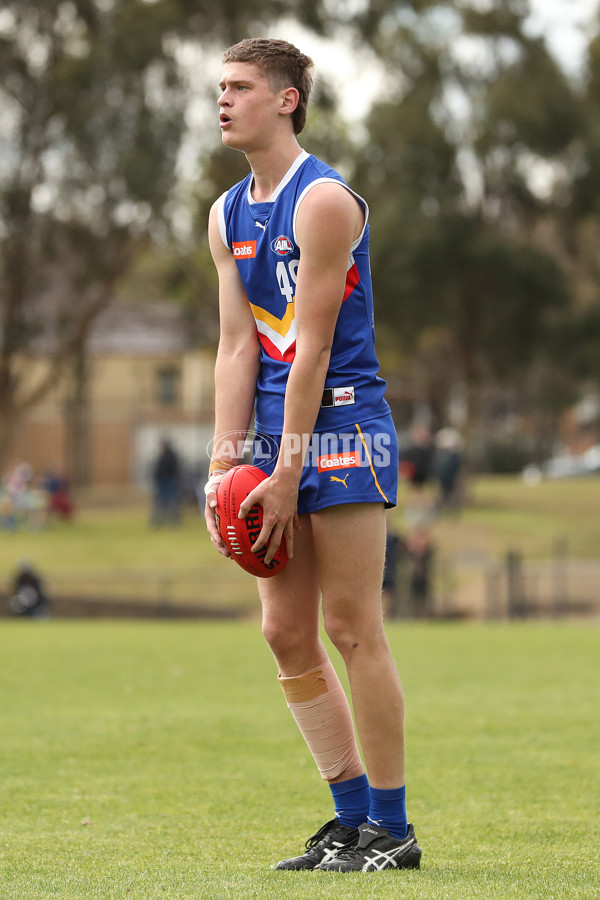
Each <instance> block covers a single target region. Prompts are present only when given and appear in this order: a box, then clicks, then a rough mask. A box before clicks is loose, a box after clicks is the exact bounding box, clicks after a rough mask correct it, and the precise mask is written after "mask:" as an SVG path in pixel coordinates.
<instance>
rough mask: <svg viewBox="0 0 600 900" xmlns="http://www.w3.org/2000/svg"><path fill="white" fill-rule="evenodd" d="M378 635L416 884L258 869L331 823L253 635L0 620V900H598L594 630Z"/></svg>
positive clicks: (599, 645) (401, 877)
mask: <svg viewBox="0 0 600 900" xmlns="http://www.w3.org/2000/svg"><path fill="white" fill-rule="evenodd" d="M389 634H390V641H391V644H392V648H393V651H394V655H395V657H396V659H397V661H398V664H399V668H400V671H401V674H402V677H403V682H404V686H405V691H406V695H407V701H408V705H407V729H408V771H409V784H408V798H409V812H410V816H411V818H412V820H413V821H414V822H415V825H416V828H417V835H418V838H419V841H420V843H421V844H422V846H423V849H424V857H423V867H422V869H421V871H420V872H403V873H393V872H391V873H382V874H379V875H368V876H363V875H360V874H359V875H356V876H354V875H352V876H344V875H326V874H325V873H316V872H315V873H289V872H286V873H276V872H274V871H271V870H270V868H269V866H270V864H271V863H273V862H276V861H277V860H278V859H280V858H282V857H283V856H285V855H290V854H292V853H297V852H299V850H300V848H301V847H302V844H303V842H304V840H305V839H306V837H307V836H308V835H309V834H312V833H313V831H315V830H316V829H317V828H318V827H319V826H320V825H321V824H322V822H323V821H325V820H326V819H328V818H329V817H330V810H331V805H330V800H329V796H328V794H329V792H328V790H327V788H326V786H325V785H324V784H323V783H322V782H321V781H320V779H319V777H318V775H317V773H316V771H315V770H314V767H313V763H312V761H311V760H310V758H309V756H308V753H307V750H306V748H305V745H304V742H303V741H302V739H301V737H300V736H299V734H298V733H297V731H296V729H295V726H294V724H293V722H292V720H291V717H290V715H289V712H288V710H287V708H286V707H285V704H284V702H283V698H282V696H281V692H280V689H279V687H278V685H277V681H276V677H275V666H274V663H273V661H272V659H271V657H270V654H269V652H268V650H267V649H266V647H265V646H264V645H263V642H262V638H261V636H260V634H259V629H258V628H257V626H255V625H253V624H251V623H223V624H208V625H207V624H203V625H199V624H193V625H190V624H186V625H182V624H162V623H161V624H159V623H147V624H138V623H135V624H134V623H122V624H119V623H75V622H49V623H44V624H37V623H23V622H4V623H3V624H2V626H1V628H0V657H1V659H2V667H1V668H0V696H1V697H2V705H3V724H2V729H1V731H0V758H1V760H2V763H1V766H2V782H3V790H2V792H1V793H0V873H1V877H0V896H2V898H6V900H13V898H15V900H17V898H18V900H29V898H36V900H37V898H65V900H66V898H69V900H71V898H73V900H75V898H77V900H81V898H86V900H87V898H124V897H132V898H139V900H147V898H153V897H167V898H173V900H176V898H177V900H178V898H192V897H195V898H197V897H201V898H229V897H236V898H254V897H256V898H278V900H279V898H299V900H311V898H330V897H331V898H333V897H336V898H339V897H342V898H345V897H348V898H350V897H361V898H363V897H365V898H371V897H373V898H374V897H377V898H388V897H389V898H392V897H394V898H396V897H398V896H402V897H406V898H423V897H427V898H436V900H437V898H440V900H442V898H443V900H453V898H457V900H458V898H460V900H463V898H467V897H481V898H489V897H494V898H511V900H514V898H516V897H518V898H529V897H531V898H546V897H547V898H550V897H560V898H562V897H582V898H584V897H585V898H591V897H594V896H598V890H599V878H598V871H599V864H600V850H599V847H600V841H599V839H600V824H599V821H598V816H597V809H598V794H597V789H598V784H599V783H600V756H599V754H598V752H597V748H598V746H600V722H599V719H598V715H597V711H598V708H599V704H600V676H599V674H598V666H597V659H598V652H599V650H600V631H599V630H598V629H593V628H592V629H590V628H584V627H580V626H562V627H561V626H557V625H551V626H550V625H548V626H511V627H505V626H479V625H468V626H464V625H462V626H449V625H446V626H440V625H429V626H426V625H409V626H400V625H396V624H394V625H392V626H390V628H389ZM334 661H335V662H336V665H337V663H338V659H337V657H336V656H334ZM338 669H339V666H338Z"/></svg>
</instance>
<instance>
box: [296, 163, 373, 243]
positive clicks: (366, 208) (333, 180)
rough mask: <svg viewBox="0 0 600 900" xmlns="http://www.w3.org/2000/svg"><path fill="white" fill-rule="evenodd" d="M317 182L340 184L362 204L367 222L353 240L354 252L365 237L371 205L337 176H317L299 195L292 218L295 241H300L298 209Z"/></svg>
mask: <svg viewBox="0 0 600 900" xmlns="http://www.w3.org/2000/svg"><path fill="white" fill-rule="evenodd" d="M317 184H339V186H340V187H343V188H345V189H346V190H347V191H348V192H349V193H350V194H352V196H353V197H355V198H356V200H357V201H358V203H359V204H360V205H361V206H362V208H363V210H364V213H365V222H364V225H363V227H362V229H361V232H360V234H359V236H358V237H357V238H356V240H355V241H353V242H352V246H351V247H350V252H351V253H353V252H354V251H355V250H356V248H357V247H358V245H359V244H360V242H361V241H362V239H363V236H364V233H365V229H366V227H367V222H368V221H369V205H368V203H367V201H366V200H364V199H363V198H362V197H361V196H360V194H357V193H356V191H353V190H352V188H350V187H348V185H347V184H344V182H343V181H339V180H338V179H337V178H316V179H315V180H314V181H311V183H310V184H309V185H307V186H306V187H305V188H304V190H303V191H302V193H301V194H300V196H299V197H298V200H297V201H296V206H295V207H294V216H293V220H292V221H293V225H292V229H293V232H294V241H295V243H296V244H297V243H298V236H297V234H296V220H297V218H298V210H299V208H300V204H301V203H302V201H303V200H304V198H305V197H306V195H307V194H308V192H309V191H311V190H312V189H313V188H314V187H316V185H317Z"/></svg>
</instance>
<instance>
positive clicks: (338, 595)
mask: <svg viewBox="0 0 600 900" xmlns="http://www.w3.org/2000/svg"><path fill="white" fill-rule="evenodd" d="M311 519H312V530H313V540H314V545H315V556H316V559H317V566H318V573H319V581H320V584H321V590H322V593H323V616H324V621H325V629H326V631H327V633H328V635H329V637H330V638H331V640H332V642H333V643H334V644H335V646H336V647H337V649H338V650H339V652H340V653H341V655H342V657H343V659H344V663H345V664H346V669H347V672H348V678H349V681H350V690H351V693H352V702H353V706H354V714H355V718H356V724H357V729H358V734H359V739H360V743H361V747H362V751H363V755H364V758H365V763H366V768H367V773H368V775H369V782H370V784H371V786H372V787H375V788H394V787H398V786H400V785H403V784H404V701H403V695H402V688H401V685H400V679H399V677H398V673H397V671H396V666H395V664H394V661H393V659H392V655H391V652H390V649H389V645H388V642H387V638H386V636H385V632H384V628H383V616H382V609H381V583H382V577H383V563H384V555H385V528H386V525H385V514H384V509H383V505H382V504H381V505H380V504H374V503H359V504H347V505H340V506H334V507H329V508H328V509H325V510H322V511H321V512H318V513H313V514H312V516H311Z"/></svg>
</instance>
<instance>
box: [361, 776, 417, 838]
mask: <svg viewBox="0 0 600 900" xmlns="http://www.w3.org/2000/svg"><path fill="white" fill-rule="evenodd" d="M369 822H371V824H372V825H378V826H379V828H385V829H387V831H389V833H390V834H393V835H394V837H397V838H400V840H402V838H405V837H406V835H407V834H408V822H407V820H406V787H405V786H404V785H402V787H399V788H392V789H391V790H389V791H386V790H382V789H381V788H373V787H372V788H371V806H370V808H369Z"/></svg>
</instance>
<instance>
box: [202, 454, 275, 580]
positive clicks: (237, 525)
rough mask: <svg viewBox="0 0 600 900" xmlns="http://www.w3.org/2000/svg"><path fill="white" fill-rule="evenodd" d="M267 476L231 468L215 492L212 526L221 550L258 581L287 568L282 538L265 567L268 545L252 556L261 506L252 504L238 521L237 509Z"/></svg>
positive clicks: (252, 469)
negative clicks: (214, 528)
mask: <svg viewBox="0 0 600 900" xmlns="http://www.w3.org/2000/svg"><path fill="white" fill-rule="evenodd" d="M267 477H268V476H267V475H266V473H265V472H263V471H262V469H257V468H256V466H235V467H234V468H233V469H230V470H229V471H228V472H227V473H226V474H225V475H224V476H223V478H222V480H221V482H220V484H219V486H218V488H217V508H216V516H215V518H216V522H217V527H218V529H219V532H220V534H221V537H222V538H223V542H224V543H225V546H226V547H227V549H228V550H229V552H230V553H231V558H232V559H235V561H236V563H237V564H238V565H239V566H241V567H242V569H245V571H246V572H250V574H251V575H258V577H259V578H271V577H272V576H273V575H278V574H279V572H282V571H283V569H284V568H285V566H286V565H287V561H288V555H287V551H286V549H285V538H282V539H281V544H280V545H279V547H278V548H277V552H276V553H275V556H274V557H273V559H272V560H271V562H270V563H268V564H265V561H264V559H265V556H266V553H267V548H268V546H269V545H268V543H267V545H266V546H265V547H262V549H261V550H259V552H258V553H252V546H253V544H255V543H256V541H257V539H258V536H259V534H260V530H261V528H262V522H263V511H262V506H260V504H258V503H256V504H255V505H254V506H253V507H251V509H250V510H249V511H248V514H247V515H246V517H245V518H244V519H238V513H239V511H240V506H241V504H242V503H243V501H244V500H245V499H246V497H247V496H248V494H249V493H250V491H252V490H254V488H255V487H256V486H257V485H258V484H260V482H261V481H264V479H265V478H267Z"/></svg>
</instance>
